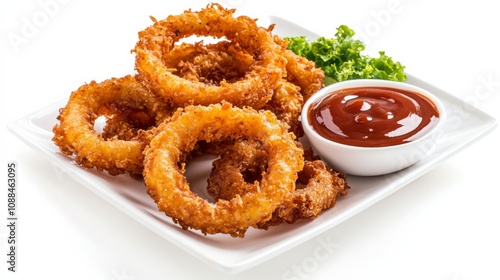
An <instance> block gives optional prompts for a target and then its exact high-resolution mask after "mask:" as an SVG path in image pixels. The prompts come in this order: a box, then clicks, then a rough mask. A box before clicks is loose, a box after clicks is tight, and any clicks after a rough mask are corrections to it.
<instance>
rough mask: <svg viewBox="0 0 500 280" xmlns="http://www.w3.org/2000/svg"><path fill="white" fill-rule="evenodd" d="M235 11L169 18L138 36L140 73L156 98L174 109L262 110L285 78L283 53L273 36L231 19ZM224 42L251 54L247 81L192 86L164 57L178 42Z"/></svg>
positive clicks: (214, 9)
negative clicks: (200, 38)
mask: <svg viewBox="0 0 500 280" xmlns="http://www.w3.org/2000/svg"><path fill="white" fill-rule="evenodd" d="M234 12H235V10H228V9H224V8H223V7H222V6H221V5H219V4H209V5H208V6H207V7H206V8H205V9H202V10H201V11H199V12H193V11H190V10H188V11H185V12H184V13H183V14H181V15H176V16H174V15H171V16H168V17H167V18H166V19H164V20H161V21H155V22H154V24H153V25H152V26H150V27H148V28H146V29H145V30H143V31H141V32H139V41H138V42H137V44H136V46H135V49H134V50H133V51H134V52H135V53H136V69H137V71H138V72H139V77H140V79H141V81H142V82H143V83H144V84H145V85H146V86H147V87H148V88H149V89H150V90H151V91H153V92H154V93H155V94H157V95H159V96H161V97H163V98H165V100H167V101H168V102H170V103H172V104H173V105H175V106H180V107H184V106H187V105H209V104H215V103H220V102H221V101H223V100H225V101H227V102H230V103H232V104H233V105H235V106H239V107H241V106H250V107H253V108H256V109H260V108H262V107H263V106H264V105H265V104H266V103H267V102H268V101H269V100H270V99H271V97H272V94H273V91H274V89H275V88H276V87H277V83H278V82H279V81H280V80H281V79H282V77H283V75H285V73H284V72H285V63H286V61H285V59H284V58H283V57H282V56H281V55H279V53H281V52H280V51H279V50H280V49H281V47H280V46H279V45H277V44H276V43H275V42H274V39H273V38H272V36H271V34H270V32H269V31H268V30H266V29H264V28H261V27H259V26H258V25H257V23H256V21H255V20H253V19H251V18H249V17H246V16H240V17H237V18H236V17H233V14H234ZM193 35H198V36H212V37H215V38H222V37H225V38H226V39H227V40H229V41H231V42H233V43H234V44H237V45H238V46H239V47H240V48H241V49H242V50H244V51H245V52H246V53H248V54H250V55H251V56H252V57H253V58H254V61H253V63H252V65H251V66H250V69H249V71H248V72H247V73H246V74H245V77H244V79H242V80H238V81H236V82H233V83H228V82H226V81H221V82H220V84H219V85H218V86H215V85H207V84H204V83H200V82H194V81H190V80H187V79H184V78H182V77H179V76H177V75H174V74H172V73H171V71H170V69H168V68H167V67H166V66H165V63H164V56H165V55H166V54H168V52H170V51H171V50H172V49H173V48H174V45H175V43H176V42H178V41H179V40H180V39H182V38H187V37H189V36H193Z"/></svg>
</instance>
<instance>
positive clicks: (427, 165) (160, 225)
mask: <svg viewBox="0 0 500 280" xmlns="http://www.w3.org/2000/svg"><path fill="white" fill-rule="evenodd" d="M259 23H260V24H262V25H263V26H268V25H269V24H270V23H276V27H275V32H276V33H277V34H279V35H281V36H298V35H304V36H306V37H308V38H310V39H315V38H316V37H317V35H316V34H314V33H312V32H310V31H308V30H306V29H304V28H302V27H300V26H297V25H295V24H293V23H291V22H289V21H286V20H284V19H281V18H278V17H273V16H263V17H259ZM407 82H408V83H410V84H414V85H417V86H420V87H422V88H425V89H427V90H429V91H431V92H433V93H434V94H435V95H436V96H438V97H439V98H440V99H441V100H442V101H443V103H444V105H445V107H446V110H447V114H448V117H447V124H446V125H445V126H444V128H443V131H442V133H441V134H439V138H438V139H436V142H437V146H436V149H435V150H434V151H433V152H432V153H431V154H430V155H429V156H428V157H427V158H426V159H425V160H423V161H421V162H419V163H418V164H415V165H413V166H411V167H409V168H407V169H405V170H402V171H399V172H397V173H393V174H390V175H386V176H379V177H354V176H348V182H349V185H350V186H351V189H350V191H349V194H348V195H347V196H345V197H342V198H340V199H339V200H338V202H337V205H336V206H335V207H334V208H332V209H330V210H327V211H325V212H324V213H323V214H322V215H321V216H320V217H318V218H317V219H315V220H312V221H299V222H297V223H295V224H293V225H288V224H282V225H280V226H276V227H272V228H271V229H269V230H267V231H264V230H255V229H250V230H249V231H248V232H247V234H246V236H245V238H243V239H240V238H232V237H230V236H227V235H212V236H204V235H202V234H200V233H199V232H197V231H184V230H182V229H181V228H180V227H179V226H178V225H176V224H174V223H173V222H172V220H171V219H170V218H169V217H167V216H166V215H164V214H163V213H162V212H159V211H158V210H157V208H156V204H155V203H154V202H153V200H152V199H151V198H150V197H149V196H148V194H147V193H146V190H145V187H144V184H143V182H142V181H139V180H134V179H132V178H130V176H128V175H121V176H108V175H107V174H106V173H103V172H98V171H95V170H87V169H84V168H82V167H80V166H78V165H75V164H74V162H73V161H72V160H71V159H70V158H68V157H67V156H64V155H62V154H61V153H60V152H59V149H58V147H56V146H55V145H54V144H53V142H52V140H51V139H52V136H53V133H52V127H53V126H54V125H55V123H56V116H57V114H58V110H59V108H61V107H63V106H64V105H65V104H66V101H67V100H62V101H60V102H57V103H55V104H53V105H50V106H48V107H46V108H43V109H41V110H39V111H37V112H35V113H33V114H31V115H29V116H26V117H24V118H22V119H20V120H17V121H15V122H14V123H12V124H10V125H9V129H10V130H11V131H12V132H13V133H14V134H15V135H16V136H18V137H19V138H20V139H21V140H23V141H24V142H26V143H27V144H28V145H29V146H30V147H32V148H33V149H35V150H36V151H38V152H41V153H42V154H43V155H44V156H46V157H47V158H48V160H49V161H50V162H52V163H53V164H55V165H56V166H57V167H58V168H60V169H61V170H63V171H64V172H67V173H68V174H70V175H71V176H72V177H74V178H76V180H78V181H79V182H80V183H81V184H82V185H84V186H86V187H87V188H89V189H90V190H92V191H94V192H95V193H96V194H98V195H100V196H101V197H103V198H104V199H106V200H107V201H109V202H110V203H111V204H113V205H115V206H116V207H118V208H119V209H121V210H122V211H124V212H125V213H127V214H128V215H130V216H131V217H133V218H134V219H136V220H137V221H138V222H139V223H141V224H143V225H144V226H146V227H148V228H150V229H151V230H153V231H154V232H156V233H157V234H159V235H160V236H162V237H164V238H165V239H166V240H168V241H169V242H172V243H173V244H176V245H177V246H179V247H181V248H182V249H184V250H186V251H187V252H189V253H190V254H192V255H193V256H195V257H196V258H198V259H200V260H202V261H204V262H206V263H208V264H210V265H212V266H214V267H215V268H217V269H220V270H221V271H224V272H227V273H237V272H241V271H243V270H245V269H248V268H250V267H253V266H255V265H257V264H259V263H262V262H264V261H266V260H268V259H270V258H272V257H275V256H277V255H278V254H280V253H283V252H285V251H287V250H289V249H291V248H293V247H295V246H297V245H299V244H301V243H302V242H304V241H307V240H309V239H311V238H313V237H315V236H317V235H318V234H320V233H322V232H324V231H327V230H329V229H331V228H332V227H334V226H336V225H338V224H339V223H341V222H342V221H344V220H346V219H348V218H350V217H352V216H353V215H355V214H357V213H359V212H360V211H362V210H364V209H366V208H368V207H369V206H371V205H373V204H374V203H376V202H378V201H380V200H381V199H383V198H385V197H387V196H388V195H390V194H391V193H393V192H395V191H397V190H399V189H401V188H402V187H404V186H405V185H407V184H408V183H410V182H411V181H413V180H415V179H416V178H418V177H420V176H422V175H423V174H425V173H426V172H428V171H429V170H431V169H432V168H434V167H435V166H436V165H437V164H438V163H440V162H442V161H443V160H445V159H446V158H448V157H450V156H452V155H453V154H455V153H457V152H459V151H460V150H462V149H464V148H466V147H467V146H469V145H471V144H472V143H474V142H475V141H477V140H478V139H480V138H482V137H484V136H485V135H486V134H488V133H489V132H491V131H492V130H493V129H494V128H495V127H496V125H497V123H496V120H495V119H494V118H492V117H491V116H489V115H487V114H485V113H483V112H482V111H479V110H477V109H473V108H471V107H470V106H467V104H465V103H464V102H462V101H461V100H459V99H457V98H455V97H454V96H452V95H450V94H448V93H446V92H444V91H442V90H440V89H438V88H436V87H434V86H432V85H430V84H428V83H426V82H424V81H421V80H419V79H417V78H415V77H413V76H411V75H409V76H408V80H407ZM210 168H211V159H210V158H201V159H197V160H196V161H195V162H192V163H190V164H189V168H188V172H187V173H186V177H188V178H189V180H190V182H191V183H192V187H193V188H198V189H199V192H203V190H204V188H205V186H206V178H207V176H208V173H209V171H210Z"/></svg>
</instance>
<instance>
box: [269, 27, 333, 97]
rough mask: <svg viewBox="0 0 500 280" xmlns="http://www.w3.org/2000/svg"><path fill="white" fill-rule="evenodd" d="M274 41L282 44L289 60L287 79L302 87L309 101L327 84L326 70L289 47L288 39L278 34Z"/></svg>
mask: <svg viewBox="0 0 500 280" xmlns="http://www.w3.org/2000/svg"><path fill="white" fill-rule="evenodd" d="M274 41H275V42H276V43H277V44H278V45H280V46H281V48H282V55H283V56H284V57H285V59H286V60H287V64H286V71H287V80H288V81H289V82H291V83H293V84H295V85H297V86H299V87H300V92H301V93H302V96H303V97H304V102H305V101H307V99H309V97H310V96H311V95H312V94H314V93H315V92H317V91H318V90H320V89H321V88H323V87H324V86H325V84H324V79H325V72H323V70H322V69H321V68H318V67H316V64H315V63H314V62H313V61H310V60H308V59H307V58H305V57H302V56H300V55H297V54H295V53H294V52H293V51H291V50H289V49H287V45H288V43H287V41H285V40H283V39H281V38H280V37H278V36H274Z"/></svg>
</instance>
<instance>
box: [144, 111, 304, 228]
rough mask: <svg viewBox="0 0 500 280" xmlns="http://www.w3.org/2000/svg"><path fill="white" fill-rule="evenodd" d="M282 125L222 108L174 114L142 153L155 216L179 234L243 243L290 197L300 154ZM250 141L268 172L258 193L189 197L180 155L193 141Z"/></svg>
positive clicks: (270, 117) (273, 118)
mask: <svg viewBox="0 0 500 280" xmlns="http://www.w3.org/2000/svg"><path fill="white" fill-rule="evenodd" d="M294 138H295V137H294V135H293V134H292V133H289V132H287V131H286V125H285V124H283V123H281V122H280V121H279V120H277V118H276V116H275V115H274V114H272V113H270V112H267V111H261V112H257V111H255V110H252V109H250V108H244V109H241V108H237V107H233V106H232V105H231V104H228V103H226V102H224V103H223V104H216V105H210V106H188V107H186V108H185V109H184V110H183V111H182V112H179V113H176V114H175V115H174V116H173V117H172V120H171V121H170V122H169V123H167V124H166V125H165V126H164V129H163V130H162V131H161V132H159V133H158V134H157V135H156V136H155V137H154V138H153V139H152V141H151V143H150V146H149V147H148V148H147V149H146V150H145V155H146V156H145V168H144V172H143V175H144V180H145V183H146V186H147V188H148V193H149V195H150V196H151V197H152V198H153V199H154V201H155V202H156V203H157V204H158V208H159V210H160V211H163V212H165V213H166V214H167V216H170V217H172V219H173V221H174V222H175V223H178V224H179V225H181V227H182V228H183V229H189V228H193V229H199V230H201V231H202V233H203V234H215V233H225V234H230V235H231V236H233V237H243V236H244V234H245V232H246V230H247V229H248V227H250V226H254V225H256V224H257V223H259V222H262V221H266V220H268V219H270V218H271V215H272V213H273V211H274V210H275V208H276V207H277V205H279V204H280V203H281V202H282V200H283V198H284V197H285V196H286V194H287V193H289V192H291V191H293V189H294V186H295V180H296V179H297V173H298V171H299V170H301V169H302V165H303V157H302V150H301V149H299V148H297V146H296V144H295V141H294ZM223 139H232V140H236V139H252V140H254V141H258V142H260V143H261V144H262V146H263V148H264V150H266V151H267V153H268V164H267V165H268V167H267V169H266V171H265V172H264V173H263V174H262V180H261V181H260V182H255V184H256V185H257V188H258V189H259V191H258V192H252V193H248V194H245V195H242V196H236V197H234V198H232V199H230V200H219V201H217V202H216V203H210V202H208V201H207V200H205V199H203V198H201V197H199V196H198V195H197V194H195V193H193V192H191V190H190V188H189V183H188V182H187V179H186V177H185V176H184V171H185V163H183V162H180V159H181V158H182V156H183V154H185V153H188V152H190V150H192V149H193V147H194V146H195V144H196V143H197V142H198V141H207V142H211V141H221V140H223Z"/></svg>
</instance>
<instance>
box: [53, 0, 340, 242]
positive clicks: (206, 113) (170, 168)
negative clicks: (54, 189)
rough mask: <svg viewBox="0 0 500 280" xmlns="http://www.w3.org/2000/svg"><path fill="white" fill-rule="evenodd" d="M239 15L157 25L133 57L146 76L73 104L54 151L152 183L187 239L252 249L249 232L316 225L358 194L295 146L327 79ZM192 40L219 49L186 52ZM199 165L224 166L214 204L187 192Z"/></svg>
mask: <svg viewBox="0 0 500 280" xmlns="http://www.w3.org/2000/svg"><path fill="white" fill-rule="evenodd" d="M234 12H235V10H228V9H225V8H223V7H222V6H220V5H218V4H209V5H207V7H206V8H204V9H202V10H201V11H191V10H188V11H185V12H184V13H182V14H180V15H172V16H168V17H167V18H165V19H164V20H160V21H157V20H155V19H153V21H154V23H153V25H152V26H150V27H148V28H146V29H145V30H143V31H141V32H139V40H138V42H137V44H136V46H135V48H134V50H133V52H134V53H135V54H136V63H135V68H136V70H137V72H138V74H137V75H135V76H132V75H129V76H126V77H123V78H112V79H109V80H106V81H103V82H101V83H97V82H94V81H92V82H91V83H90V84H87V85H84V86H82V87H80V88H79V89H78V90H76V91H75V92H73V93H72V94H71V97H70V99H69V101H68V103H67V104H66V106H65V107H64V108H62V109H61V110H60V114H59V116H58V120H59V123H58V124H56V125H55V126H54V128H53V131H54V137H53V142H54V143H55V144H56V145H57V146H59V149H60V150H61V151H62V153H64V154H66V155H69V156H73V157H74V159H75V162H76V163H78V164H80V165H82V166H84V167H86V168H96V169H98V170H106V171H107V172H108V173H109V174H110V175H118V174H122V173H125V172H129V173H130V174H131V175H132V176H134V177H140V178H142V179H144V182H145V185H146V187H147V190H148V193H149V195H150V196H151V197H152V198H153V200H154V201H155V202H156V203H157V204H158V208H159V210H161V211H163V212H165V213H166V214H167V215H168V216H170V217H171V218H172V219H173V221H174V222H176V223H178V224H179V225H180V226H181V227H182V228H183V229H198V230H200V231H201V232H202V233H204V234H215V233H224V234H230V235H231V236H233V237H243V236H244V234H245V232H246V231H247V229H248V228H249V227H254V228H259V229H267V228H268V227H270V226H272V225H277V224H279V223H282V222H284V221H285V222H288V223H293V222H295V221H296V220H298V219H312V218H314V217H316V216H318V215H319V214H320V213H321V212H322V211H323V210H325V209H328V208H331V207H333V205H334V204H335V200H336V198H337V197H338V196H339V195H344V194H345V193H346V190H347V188H348V186H347V184H346V183H345V178H344V177H343V175H342V174H339V173H336V172H334V171H332V170H330V169H328V168H327V167H326V166H325V165H324V163H323V162H322V161H321V160H320V159H318V158H316V157H313V156H312V152H311V150H310V149H303V148H302V145H301V144H300V143H299V142H297V138H298V137H301V136H302V135H303V131H302V127H301V124H300V120H299V116H300V112H301V110H302V106H303V104H304V102H305V101H306V100H307V99H308V98H309V96H310V95H311V94H312V93H314V92H315V91H317V90H319V89H320V88H321V87H323V78H324V73H323V71H322V70H321V69H319V68H316V67H315V66H314V63H313V62H311V61H308V60H307V59H305V58H302V57H299V56H297V55H295V54H294V53H293V52H291V51H289V50H287V46H286V41H284V40H282V39H281V38H279V37H278V36H274V35H272V30H273V28H274V25H271V26H270V27H268V28H267V29H266V28H262V27H259V26H258V25H257V23H256V20H254V19H251V18H249V17H246V16H239V17H234ZM193 36H204V37H207V36H209V37H212V38H215V39H217V40H218V41H217V42H215V43H211V44H204V43H203V41H198V42H195V43H187V42H185V41H183V40H184V39H190V38H191V37H193ZM257 110H258V111H257ZM100 116H104V117H105V118H106V123H105V125H104V127H103V129H102V133H98V132H96V130H95V128H94V123H95V121H96V119H97V118H98V117H100ZM304 151H305V155H303V154H304ZM194 153H212V154H215V155H218V156H220V159H218V160H216V161H214V163H213V164H214V167H213V170H212V174H211V175H210V177H209V179H208V186H207V188H208V192H209V193H210V194H211V196H213V197H214V198H216V202H214V203H211V202H209V201H207V200H205V199H202V198H201V197H199V196H198V195H197V194H195V193H193V192H191V191H190V189H189V184H188V182H187V179H186V178H185V176H184V171H185V167H186V164H188V162H189V160H190V159H191V157H192V155H193V154H194ZM228 178H232V179H230V180H232V181H231V182H232V183H231V184H230V183H229V182H228V181H227V180H228ZM233 179H234V180H233ZM301 184H303V185H306V187H304V188H301V187H300V185H301Z"/></svg>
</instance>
